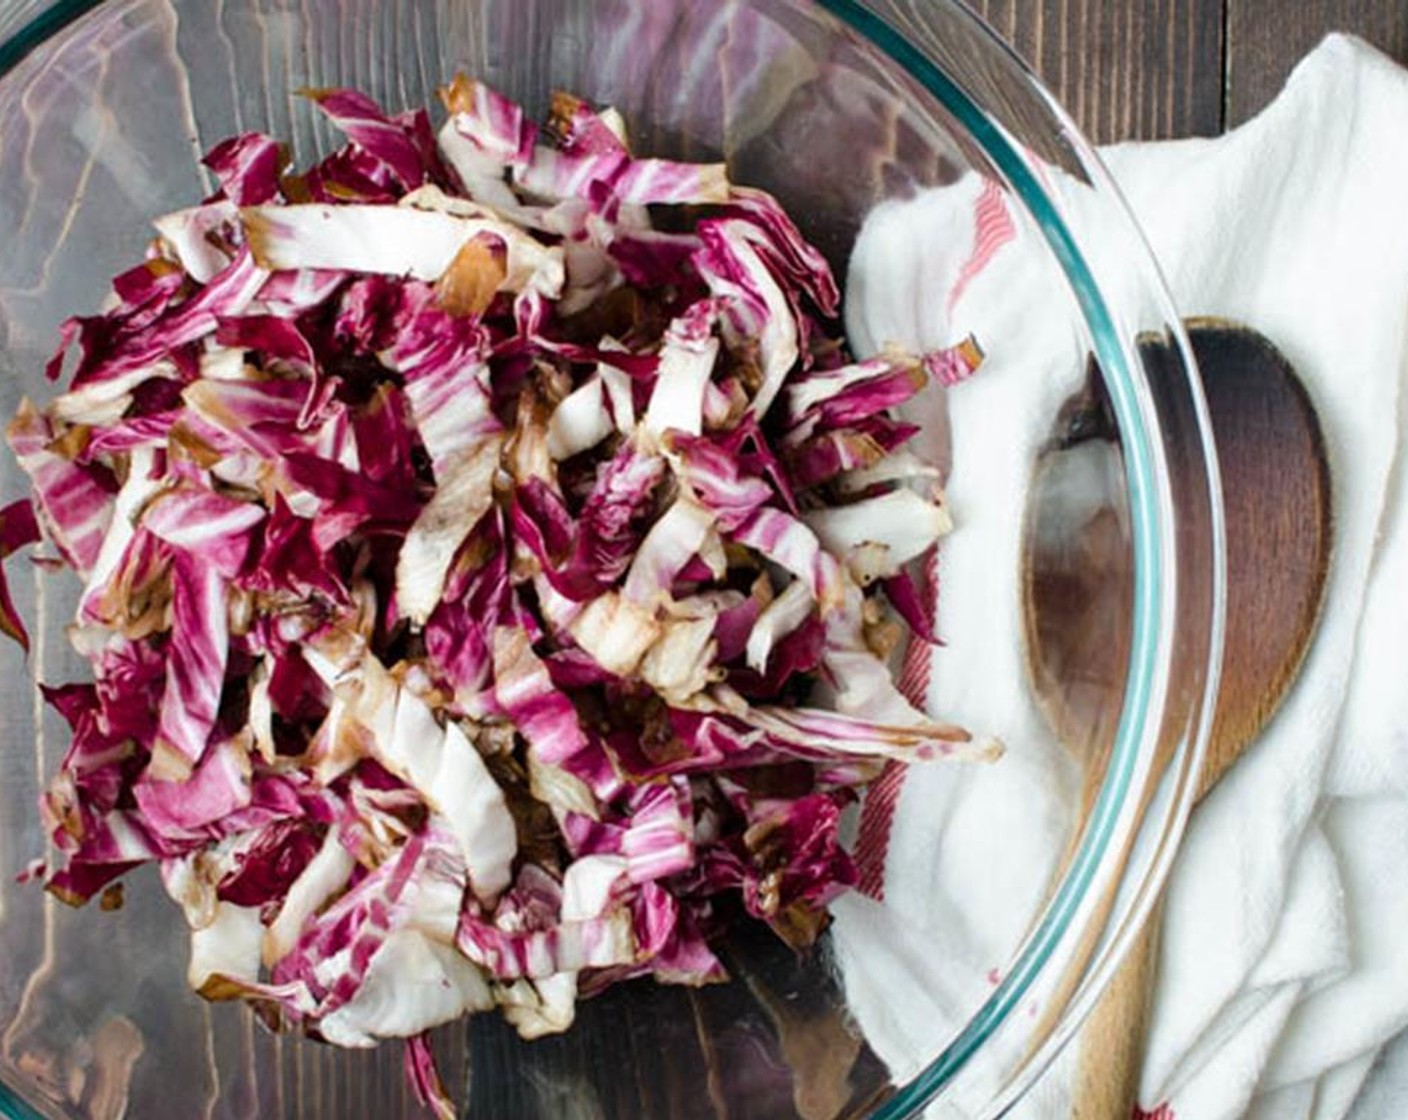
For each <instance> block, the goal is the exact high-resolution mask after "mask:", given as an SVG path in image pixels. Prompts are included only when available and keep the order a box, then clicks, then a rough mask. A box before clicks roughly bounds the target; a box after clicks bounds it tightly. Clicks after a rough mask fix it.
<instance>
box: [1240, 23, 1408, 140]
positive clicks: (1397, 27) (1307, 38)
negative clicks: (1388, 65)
mask: <svg viewBox="0 0 1408 1120" xmlns="http://www.w3.org/2000/svg"><path fill="white" fill-rule="evenodd" d="M1332 30H1338V31H1352V32H1354V33H1355V34H1357V35H1360V36H1362V37H1363V38H1365V39H1367V40H1368V41H1369V42H1371V43H1373V44H1374V45H1375V46H1376V47H1378V48H1379V49H1380V50H1383V51H1386V52H1387V53H1388V54H1390V55H1392V56H1393V57H1394V58H1396V59H1398V60H1399V61H1400V62H1405V61H1408V4H1405V3H1404V2H1403V0H1297V2H1296V3H1293V4H1291V3H1286V0H1227V125H1228V127H1229V128H1230V127H1232V126H1233V125H1237V124H1240V123H1242V122H1243V121H1245V120H1246V119H1247V118H1248V117H1252V116H1255V115H1256V114H1257V113H1258V112H1259V111H1260V110H1261V109H1263V108H1264V107H1265V106H1266V104H1267V103H1268V102H1269V101H1271V99H1272V98H1273V97H1275V96H1276V94H1277V93H1278V92H1279V91H1280V89H1281V86H1282V85H1283V84H1284V83H1285V81H1286V77H1287V76H1288V75H1289V74H1290V72H1291V70H1292V69H1293V68H1294V66H1295V64H1296V63H1297V62H1298V61H1300V59H1301V58H1303V57H1304V56H1305V54H1306V52H1307V51H1310V50H1311V49H1313V48H1314V46H1315V44H1316V43H1318V42H1319V41H1320V40H1321V39H1322V38H1324V36H1325V35H1326V34H1327V33H1328V32H1330V31H1332Z"/></svg>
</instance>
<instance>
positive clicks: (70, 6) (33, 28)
mask: <svg viewBox="0 0 1408 1120" xmlns="http://www.w3.org/2000/svg"><path fill="white" fill-rule="evenodd" d="M100 3H102V0H68V2H67V3H59V4H55V5H54V6H53V7H51V8H49V9H47V10H46V11H43V12H40V13H39V15H37V16H35V17H34V18H33V19H32V20H30V21H29V22H28V23H27V24H25V25H24V26H23V27H21V28H20V29H19V30H18V31H16V32H15V33H14V34H13V35H11V36H10V37H9V38H8V39H6V40H5V41H4V42H3V43H0V77H3V76H4V75H6V74H8V73H9V72H10V71H11V70H13V69H14V68H15V67H16V66H18V65H19V64H20V63H21V62H22V61H24V59H25V56H27V55H28V54H29V52H30V51H32V50H34V48H35V47H37V46H39V44H40V43H42V42H44V40H46V39H48V38H49V37H50V36H52V35H53V34H54V33H55V32H58V31H62V30H63V29H64V28H65V27H67V26H68V25H69V24H70V23H72V22H73V21H74V20H76V19H77V18H78V17H79V16H81V15H83V14H84V13H85V12H88V11H91V10H92V9H94V8H96V7H97V6H98V5H99V4H100ZM3 1106H4V1098H3V1097H0V1107H3Z"/></svg>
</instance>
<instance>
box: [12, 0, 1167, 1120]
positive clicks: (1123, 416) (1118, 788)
mask: <svg viewBox="0 0 1408 1120" xmlns="http://www.w3.org/2000/svg"><path fill="white" fill-rule="evenodd" d="M101 2H102V0H70V2H69V3H60V4H56V5H55V6H54V7H52V8H50V9H48V10H47V11H45V12H43V13H41V14H40V15H39V16H37V17H35V18H34V19H33V20H31V21H30V22H29V23H28V24H26V25H25V26H24V27H23V28H21V29H20V31H19V32H18V33H16V34H15V35H13V36H11V37H10V38H9V39H8V40H6V41H5V42H4V43H0V76H3V75H4V74H7V73H8V72H9V71H11V70H12V69H14V68H15V66H17V65H18V64H19V63H20V62H21V61H22V60H23V59H24V58H25V57H26V56H27V55H28V54H29V53H30V52H31V51H32V50H33V49H34V48H35V47H36V46H38V45H39V44H41V43H43V42H44V41H45V40H46V39H48V38H49V37H51V36H52V35H54V34H55V33H56V32H58V31H61V30H62V29H63V28H64V27H66V26H67V25H68V24H70V23H72V22H73V21H74V20H76V19H77V18H78V17H80V16H82V15H83V14H84V13H86V12H88V11H90V10H92V9H93V8H95V7H97V6H98V4H99V3H101ZM817 2H818V3H819V5H820V6H821V7H823V8H825V9H826V10H828V11H830V12H831V13H832V14H833V15H835V16H837V17H838V18H840V19H841V20H843V21H844V22H845V23H846V24H848V25H849V26H850V27H852V28H853V29H855V30H856V31H858V32H859V33H861V34H862V35H864V36H865V37H866V38H867V39H870V40H871V41H872V42H874V43H875V44H876V45H877V46H878V47H880V48H881V49H882V50H884V51H885V52H886V53H887V54H889V55H890V56H891V57H892V58H894V59H895V61H897V62H899V63H900V64H901V65H903V66H904V67H905V68H906V69H907V70H908V71H909V72H910V73H911V74H912V75H913V76H914V77H915V78H916V79H918V80H919V81H920V82H921V83H922V84H923V85H924V86H925V87H926V88H927V89H928V90H929V92H930V93H932V94H933V95H934V96H935V97H936V98H938V100H939V101H940V102H941V103H942V104H943V105H944V106H945V108H947V109H948V110H949V111H950V112H952V113H953V114H954V116H955V117H957V118H958V120H959V121H961V122H962V123H963V125H964V127H966V128H967V129H968V130H969V131H970V132H971V133H972V134H973V135H974V136H975V137H976V138H977V139H978V140H979V141H980V142H981V143H982V145H983V147H984V149H985V150H986V151H987V152H988V154H989V155H990V156H991V157H992V159H993V162H994V164H995V165H996V166H997V168H998V169H999V170H1000V171H1001V172H1002V174H1003V175H1004V176H1005V177H1006V178H1007V180H1008V182H1009V183H1010V184H1011V185H1012V187H1013V189H1014V190H1015V191H1016V192H1017V194H1018V196H1019V197H1020V198H1021V199H1022V201H1023V202H1024V204H1025V205H1026V206H1027V208H1028V210H1029V211H1030V213H1031V214H1032V215H1033V217H1034V218H1035V219H1036V220H1037V223H1038V225H1039V226H1040V228H1041V230H1042V233H1043V234H1044V235H1045V237H1046V239H1047V242H1048V244H1049V245H1050V246H1051V249H1052V251H1053V252H1054V253H1055V254H1056V256H1057V259H1058V260H1060V262H1061V264H1062V267H1063V268H1064V269H1065V271H1066V274H1067V276H1068V278H1069V279H1070V281H1071V283H1072V286H1073V287H1074V289H1075V292H1076V298H1077V300H1078V301H1079V303H1080V305H1081V308H1082V310H1083V311H1084V312H1085V314H1086V318H1087V321H1088V322H1089V324H1090V327H1091V333H1092V336H1093V340H1094V344H1095V348H1096V351H1097V354H1098V355H1099V358H1100V361H1101V364H1102V367H1103V368H1104V369H1105V371H1106V373H1107V377H1108V381H1109V388H1110V391H1111V400H1112V405H1113V408H1114V410H1115V414H1116V417H1117V419H1118V420H1119V422H1120V425H1121V431H1122V432H1123V433H1124V434H1125V435H1126V436H1128V437H1130V438H1129V439H1128V441H1127V443H1126V446H1125V448H1124V450H1125V462H1126V475H1127V480H1128V483H1129V490H1130V499H1131V527H1132V535H1133V538H1134V546H1135V547H1134V557H1135V565H1134V602H1135V612H1134V626H1133V635H1132V647H1133V653H1132V655H1131V664H1130V677H1129V682H1130V683H1129V689H1128V693H1127V698H1126V700H1127V702H1126V704H1125V708H1124V711H1123V712H1122V713H1121V718H1120V724H1119V727H1118V729H1117V731H1116V737H1115V745H1114V751H1113V756H1112V762H1111V773H1110V775H1109V776H1108V777H1107V779H1106V781H1105V782H1104V784H1103V786H1102V788H1101V793H1100V796H1099V798H1098V799H1097V801H1096V804H1095V807H1094V810H1093V820H1092V823H1091V826H1090V829H1089V831H1088V834H1087V837H1086V841H1085V843H1084V844H1083V845H1082V846H1081V848H1080V850H1079V851H1078V852H1077V854H1076V857H1075V859H1074V861H1073V862H1072V866H1071V870H1070V871H1069V872H1068V874H1067V876H1066V878H1065V880H1064V881H1063V882H1062V885H1061V887H1060V889H1059V890H1058V892H1057V895H1056V897H1055V898H1054V899H1053V900H1052V902H1051V903H1050V905H1049V906H1048V909H1047V915H1046V918H1045V919H1044V921H1043V922H1042V924H1041V925H1040V926H1039V927H1038V929H1037V931H1036V933H1035V935H1034V936H1033V938H1032V940H1031V942H1030V944H1029V946H1028V949H1027V951H1026V952H1025V953H1024V954H1023V955H1022V957H1021V958H1020V959H1019V960H1018V962H1017V964H1016V965H1015V966H1014V967H1013V969H1012V970H1011V971H1010V972H1009V973H1008V975H1007V977H1006V978H1005V979H1004V981H1003V982H1002V983H1001V984H1000V985H999V986H998V988H997V989H996V990H995V991H994V992H993V994H992V996H990V997H989V998H988V1000H987V1001H986V1002H985V1003H984V1004H983V1006H982V1007H981V1008H980V1009H979V1011H978V1013H977V1015H975V1016H974V1018H973V1019H972V1020H971V1021H970V1022H969V1024H968V1025H967V1026H966V1027H965V1028H964V1030H963V1031H962V1033H961V1034H960V1035H959V1036H958V1037H957V1038H956V1039H955V1040H954V1041H953V1042H952V1043H951V1044H950V1045H949V1046H948V1048H946V1049H945V1050H944V1052H943V1053H942V1054H940V1055H939V1056H938V1057H937V1058H936V1059H935V1060H934V1061H933V1062H932V1063H930V1065H929V1066H928V1067H926V1068H925V1070H924V1071H923V1072H922V1073H921V1074H920V1075H919V1076H918V1077H917V1078H915V1080H914V1081H913V1082H911V1083H910V1084H909V1085H907V1086H904V1087H902V1088H901V1089H900V1091H899V1092H898V1093H897V1095H896V1096H895V1097H893V1098H891V1099H890V1100H889V1101H888V1102H886V1103H885V1104H884V1105H883V1106H881V1108H880V1109H879V1110H878V1111H877V1112H876V1113H875V1114H874V1117H873V1120H909V1118H911V1117H913V1116H915V1115H916V1114H917V1112H918V1111H919V1110H920V1109H921V1108H923V1107H924V1106H925V1105H926V1104H928V1103H929V1102H930V1101H931V1100H932V1099H933V1098H934V1097H935V1096H936V1095H937V1094H938V1092H939V1091H940V1090H941V1089H942V1088H943V1086H944V1085H945V1084H947V1083H948V1081H949V1080H950V1079H951V1078H952V1076H953V1075H954V1074H955V1073H956V1072H957V1071H958V1070H959V1069H960V1068H962V1066H963V1065H964V1064H965V1063H966V1062H967V1061H968V1060H969V1058H971V1057H972V1055H973V1053H974V1052H975V1051H976V1050H977V1049H978V1047H979V1046H981V1045H982V1043H983V1042H984V1041H985V1040H986V1039H987V1038H988V1037H989V1036H990V1035H991V1034H992V1032H993V1031H995V1030H996V1029H997V1028H998V1027H999V1026H1000V1025H1001V1024H1002V1023H1003V1022H1004V1021H1005V1020H1006V1018H1007V1016H1008V1015H1009V1014H1010V1013H1011V1011H1012V1009H1013V1008H1014V1007H1015V1006H1016V1005H1017V1003H1018V1002H1019V1001H1020V1000H1021V998H1022V996H1023V995H1024V994H1025V993H1026V991H1027V989H1028V988H1029V987H1030V986H1031V984H1032V981H1033V980H1034V979H1035V977H1036V975H1037V974H1038V973H1039V972H1040V971H1041V968H1042V966H1043V965H1044V964H1045V962H1046V960H1047V958H1048V957H1049V956H1050V954H1051V952H1052V950H1053V948H1054V947H1055V944H1056V942H1057V941H1059V940H1060V938H1061V936H1062V935H1063V934H1064V933H1065V931H1066V929H1067V928H1068V926H1069V925H1070V921H1071V918H1072V916H1073V915H1074V912H1075V909H1076V907H1077V906H1078V905H1079V903H1080V901H1081V899H1082V898H1083V897H1084V895H1085V893H1086V891H1087V889H1088V887H1089V885H1090V880H1091V878H1092V877H1093V875H1094V872H1095V869H1096V867H1097V866H1098V865H1099V862H1100V859H1101V857H1102V856H1103V855H1104V852H1105V850H1106V848H1107V847H1108V845H1109V839H1110V835H1111V832H1112V830H1113V827H1114V822H1115V817H1116V816H1117V814H1118V812H1119V809H1120V807H1121V805H1122V804H1123V802H1124V799H1125V797H1126V795H1127V793H1128V788H1129V783H1130V777H1131V774H1132V771H1133V765H1134V760H1135V756H1136V754H1137V750H1138V745H1139V742H1140V740H1141V739H1142V737H1143V734H1144V706H1145V701H1146V699H1147V696H1148V693H1149V688H1150V681H1151V679H1152V677H1153V672H1154V665H1153V660H1154V659H1153V653H1152V647H1151V646H1150V645H1149V643H1148V641H1147V638H1148V635H1149V632H1150V630H1151V629H1152V628H1153V619H1154V618H1155V617H1156V613H1157V602H1156V597H1155V591H1156V589H1157V588H1158V586H1159V584H1160V572H1159V564H1160V556H1159V552H1158V549H1157V548H1155V547H1154V545H1155V543H1156V540H1157V532H1156V530H1155V528H1154V526H1155V525H1156V523H1157V516H1156V512H1157V507H1156V502H1155V499H1154V496H1153V493H1152V490H1151V488H1150V478H1151V475H1152V469H1151V465H1150V462H1149V445H1148V433H1147V432H1146V431H1145V430H1144V427H1143V424H1142V420H1141V418H1140V416H1139V411H1138V408H1137V405H1136V404H1135V401H1134V397H1135V395H1136V391H1135V387H1134V382H1133V378H1132V375H1131V372H1130V369H1129V365H1128V362H1127V360H1126V356H1125V353H1124V351H1123V349H1122V348H1121V346H1120V344H1119V336H1118V334H1117V333H1116V331H1115V328H1114V324H1113V322H1112V320H1111V318H1110V314H1109V310H1108V308H1106V306H1105V302H1104V300H1103V298H1102V297H1101V296H1100V293H1099V289H1098V288H1097V286H1096V284H1095V281H1094V278H1093V277H1092V276H1091V274H1090V270H1089V268H1088V266H1087V265H1086V264H1085V260H1084V258H1083V256H1082V255H1081V253H1080V250H1079V249H1078V248H1077V246H1076V244H1075V242H1074V239H1073V238H1072V237H1071V234H1070V231H1069V230H1067V229H1066V227H1065V224H1064V223H1063V222H1062V221H1061V219H1060V217H1059V215H1057V213H1056V212H1055V210H1054V209H1053V208H1052V207H1051V205H1050V204H1049V203H1048V202H1047V201H1046V198H1045V196H1044V194H1043V193H1042V191H1041V188H1040V185H1039V184H1038V183H1037V182H1036V180H1035V178H1034V177H1033V176H1032V174H1031V171H1030V170H1029V169H1028V168H1027V166H1026V164H1025V163H1024V162H1023V160H1022V158H1021V157H1020V156H1019V154H1018V153H1017V152H1016V150H1015V149H1014V148H1013V147H1012V146H1011V144H1009V143H1008V141H1007V138H1006V137H1005V136H1004V135H1003V133H1002V132H1001V130H1000V129H999V128H997V126H996V125H994V124H993V122H991V121H990V120H989V119H988V118H987V117H986V115H985V114H984V113H983V112H982V110H981V109H979V108H978V106H977V105H976V104H974V102H973V101H972V100H971V99H970V98H969V97H968V96H967V94H966V93H964V92H963V91H962V90H961V89H960V88H959V87H958V86H957V85H955V84H954V83H953V82H952V81H951V80H950V79H949V78H948V76H947V75H945V74H944V73H943V71H942V70H940V69H939V67H938V66H937V65H935V64H934V62H933V61H932V60H931V59H929V58H928V56H926V55H925V54H923V53H922V52H921V51H920V50H919V49H918V48H916V47H914V46H913V45H911V44H910V43H909V42H908V41H907V40H905V39H904V37H903V36H901V35H900V34H899V33H898V32H896V31H895V30H894V28H892V27H890V26H889V24H887V23H885V22H884V21H883V20H881V19H879V18H878V17H877V16H875V15H874V14H873V13H871V12H869V11H866V10H865V9H863V8H861V7H859V6H857V5H856V4H855V3H854V2H853V0H817ZM0 1113H3V1114H4V1116H5V1117H6V1118H7V1120H42V1117H41V1116H40V1114H39V1113H37V1112H35V1111H34V1110H33V1109H32V1108H30V1107H29V1106H28V1105H27V1104H25V1103H24V1101H22V1100H21V1099H20V1098H19V1097H17V1096H15V1094H14V1093H13V1092H12V1091H11V1090H9V1089H8V1088H7V1087H6V1086H5V1085H4V1084H3V1082H0Z"/></svg>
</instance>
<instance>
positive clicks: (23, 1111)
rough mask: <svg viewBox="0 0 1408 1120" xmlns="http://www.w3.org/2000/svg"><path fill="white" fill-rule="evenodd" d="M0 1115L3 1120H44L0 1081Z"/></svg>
mask: <svg viewBox="0 0 1408 1120" xmlns="http://www.w3.org/2000/svg"><path fill="white" fill-rule="evenodd" d="M0 1116H3V1117H5V1120H44V1117H42V1116H41V1115H39V1113H37V1112H35V1111H34V1109H32V1108H30V1106H29V1105H27V1104H25V1103H24V1101H22V1100H20V1098H19V1097H17V1096H15V1094H14V1093H13V1092H12V1091H11V1090H10V1089H9V1088H8V1087H7V1086H6V1084H5V1083H4V1082H3V1081H0Z"/></svg>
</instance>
